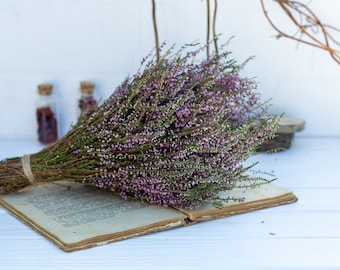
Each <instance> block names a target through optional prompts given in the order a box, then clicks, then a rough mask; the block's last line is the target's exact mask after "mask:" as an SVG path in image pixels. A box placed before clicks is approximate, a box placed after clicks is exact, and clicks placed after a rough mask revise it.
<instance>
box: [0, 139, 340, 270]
mask: <svg viewBox="0 0 340 270" xmlns="http://www.w3.org/2000/svg"><path fill="white" fill-rule="evenodd" d="M39 149H40V146H39V145H38V144H37V143H36V142H32V141H0V159H3V158H6V157H12V156H16V155H23V154H27V153H32V152H35V151H37V150H39ZM339 153H340V138H335V137H334V138H304V137H296V138H294V141H293V144H292V147H291V149H290V150H288V151H285V152H279V153H275V154H270V155H269V154H259V155H257V156H255V157H252V158H251V159H250V160H249V161H247V163H250V162H253V161H259V162H260V163H259V164H258V165H257V166H256V167H255V169H259V170H265V171H268V172H273V173H274V174H275V175H276V176H277V177H278V180H276V184H277V185H280V186H282V187H286V188H289V189H291V190H293V191H294V193H295V194H296V195H297V196H298V198H299V201H298V202H297V203H294V204H290V205H285V206H279V207H275V208H271V209H265V210H260V211H256V212H252V213H247V214H242V215H238V216H234V217H228V218H223V219H219V220H215V221H208V222H202V223H200V224H196V225H194V226H189V227H184V228H178V229H173V230H169V231H164V232H158V233H154V234H150V235H146V236H141V237H136V238H132V239H129V240H125V241H121V242H117V243H113V244H109V245H105V246H101V247H96V248H92V249H89V250H84V251H78V252H75V253H65V252H63V251H61V250H59V249H58V248H57V247H56V246H54V245H53V244H52V243H50V242H49V241H47V240H46V239H45V238H43V237H42V236H40V235H39V234H37V233H36V232H34V231H33V230H31V229H30V228H28V227H27V226H26V225H24V224H22V223H21V222H19V221H18V220H17V219H15V218H14V217H12V216H10V215H9V214H8V213H7V212H5V210H3V209H0V269H6V270H10V269H34V270H39V269H43V270H46V269H63V270H65V269H72V270H75V269H82V270H84V269H96V270H100V269H145V270H146V269H147V270H150V269H157V270H158V269H186V270H188V269H195V270H197V269H209V270H210V269H340V255H339V254H340V179H339V178H340V173H339V172H340V169H339V166H340V162H339V161H340V158H339V155H340V154H339Z"/></svg>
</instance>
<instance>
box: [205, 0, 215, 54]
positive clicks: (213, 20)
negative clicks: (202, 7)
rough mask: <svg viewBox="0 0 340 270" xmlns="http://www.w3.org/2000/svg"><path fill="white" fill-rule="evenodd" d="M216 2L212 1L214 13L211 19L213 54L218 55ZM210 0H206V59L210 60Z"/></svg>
mask: <svg viewBox="0 0 340 270" xmlns="http://www.w3.org/2000/svg"><path fill="white" fill-rule="evenodd" d="M217 8H218V5H217V0H214V13H213V18H212V32H213V40H214V47H215V53H216V54H218V36H217V33H216V18H217ZM210 22H211V18H210V0H207V46H206V47H207V48H206V50H207V59H209V58H210V47H209V45H210V28H211V26H210Z"/></svg>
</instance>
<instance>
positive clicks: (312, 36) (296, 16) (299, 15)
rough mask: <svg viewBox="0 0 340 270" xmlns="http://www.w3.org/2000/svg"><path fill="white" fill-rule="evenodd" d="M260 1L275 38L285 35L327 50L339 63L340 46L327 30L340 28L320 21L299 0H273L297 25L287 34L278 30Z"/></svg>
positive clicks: (338, 30)
mask: <svg viewBox="0 0 340 270" xmlns="http://www.w3.org/2000/svg"><path fill="white" fill-rule="evenodd" d="M260 1H261V5H262V10H263V12H264V14H265V16H266V18H267V20H268V22H269V23H270V25H271V26H272V27H273V28H274V29H275V30H276V31H277V32H278V34H277V38H280V37H286V38H289V39H292V40H296V41H298V42H299V43H304V44H307V45H310V46H313V47H316V48H319V49H322V50H325V51H327V52H329V54H330V55H331V57H332V58H333V59H334V60H335V61H336V62H337V63H338V64H340V48H337V47H339V46H340V42H339V41H337V40H336V39H335V38H334V37H333V36H332V35H331V34H330V32H329V31H330V30H333V31H337V32H340V29H337V28H335V27H333V26H330V25H326V24H324V23H322V22H321V21H320V20H319V18H318V17H317V16H316V15H315V13H314V12H313V11H312V10H311V9H310V8H309V7H308V6H307V5H305V4H302V3H301V2H299V1H290V0H274V1H275V2H276V3H277V4H279V6H280V7H281V8H282V9H283V11H284V12H285V13H286V15H287V16H288V18H289V19H290V20H291V21H292V22H293V24H294V25H295V26H296V27H297V31H296V33H295V34H287V33H285V32H284V31H282V30H280V28H279V27H277V26H276V25H275V24H274V22H273V20H272V19H271V18H270V17H269V15H268V11H267V10H266V8H265V4H264V0H260ZM334 47H335V48H334Z"/></svg>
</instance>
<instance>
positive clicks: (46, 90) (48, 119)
mask: <svg viewBox="0 0 340 270" xmlns="http://www.w3.org/2000/svg"><path fill="white" fill-rule="evenodd" d="M52 92H53V85H52V84H39V85H38V93H39V99H38V103H37V122H38V140H39V142H40V143H42V144H44V145H47V144H50V143H53V142H55V141H56V140H58V121H57V111H56V102H55V100H54V97H53V95H52Z"/></svg>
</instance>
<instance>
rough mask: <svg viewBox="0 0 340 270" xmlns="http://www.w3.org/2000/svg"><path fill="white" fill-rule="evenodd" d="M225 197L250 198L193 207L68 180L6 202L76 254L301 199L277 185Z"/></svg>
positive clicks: (1, 201) (2, 200)
mask: <svg viewBox="0 0 340 270" xmlns="http://www.w3.org/2000/svg"><path fill="white" fill-rule="evenodd" d="M222 196H226V197H228V196H229V197H230V196H232V197H236V198H244V201H243V202H228V203H225V204H224V205H223V207H222V208H215V207H213V206H203V207H200V208H198V209H195V210H192V211H191V210H183V209H173V208H164V207H160V206H155V205H150V204H147V203H142V202H139V201H134V200H124V199H121V198H120V197H117V196H116V195H115V194H114V193H112V192H110V191H104V190H99V189H97V188H94V187H90V186H85V185H82V184H76V183H68V182H65V183H64V182H62V183H58V184H55V183H49V184H42V185H38V186H35V187H31V188H28V189H25V190H23V191H21V192H18V193H13V194H9V195H2V196H0V204H1V205H2V206H3V207H4V208H5V209H7V210H8V211H9V212H10V213H11V214H13V215H14V216H16V217H17V218H18V219H19V220H21V221H23V222H24V223H26V224H27V225H28V226H30V227H32V228H33V229H34V230H36V231H37V232H39V233H40V234H42V235H43V236H45V237H46V238H47V239H49V240H51V241H52V242H53V243H55V244H56V245H57V246H58V247H60V248H61V249H62V250H64V251H66V252H71V251H75V250H81V249H85V248H90V247H94V246H97V245H103V244H107V243H111V242H115V241H119V240H123V239H126V238H130V237H133V236H138V235H143V234H147V233H151V232H157V231H161V230H167V229H170V228H174V227H179V226H187V225H190V224H195V223H196V222H198V221H203V220H209V219H216V218H219V217H226V216H230V215H235V214H240V213H244V212H249V211H253V210H257V209H262V208H267V207H272V206H278V205H282V204H287V203H292V202H295V201H296V200H297V198H296V196H295V195H294V194H293V193H292V192H291V191H289V190H287V189H284V188H280V187H277V186H275V185H273V184H265V185H263V186H261V187H259V188H257V189H248V190H240V191H235V190H232V191H230V192H225V193H224V194H222Z"/></svg>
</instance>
